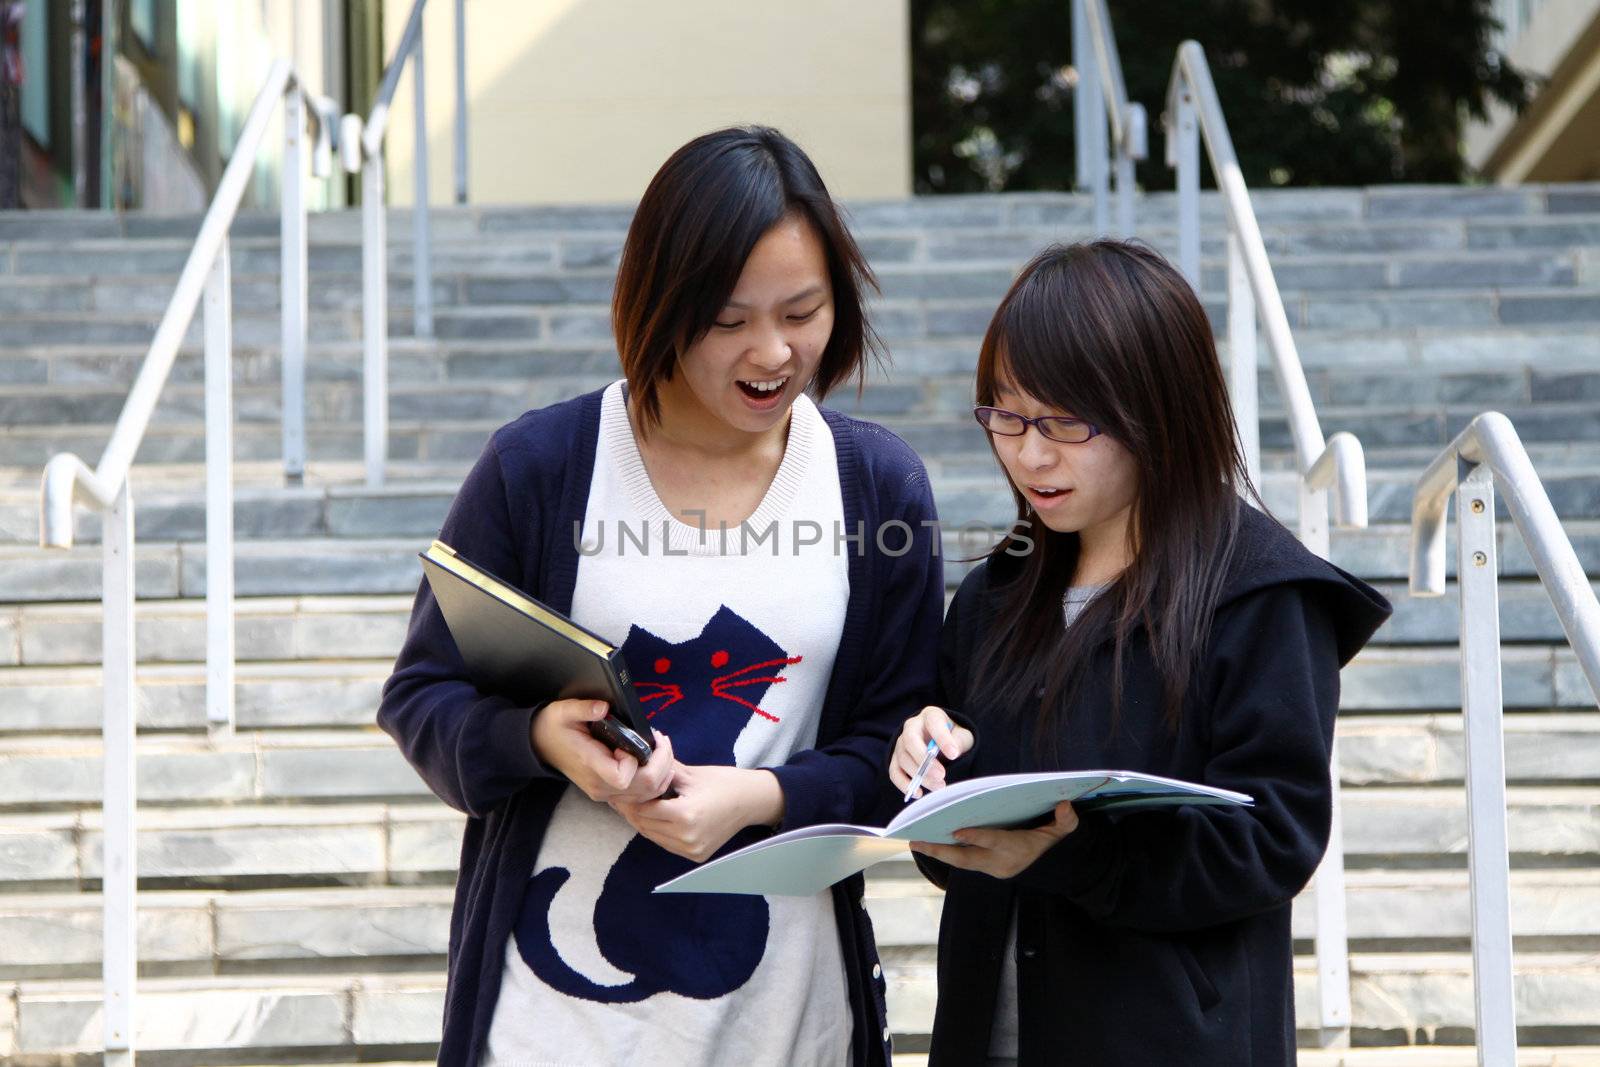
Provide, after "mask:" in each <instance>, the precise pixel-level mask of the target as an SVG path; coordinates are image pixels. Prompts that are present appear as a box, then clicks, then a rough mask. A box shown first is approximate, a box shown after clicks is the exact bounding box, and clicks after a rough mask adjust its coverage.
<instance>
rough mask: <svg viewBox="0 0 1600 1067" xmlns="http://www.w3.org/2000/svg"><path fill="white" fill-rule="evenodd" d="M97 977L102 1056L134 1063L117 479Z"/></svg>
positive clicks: (124, 584) (127, 533) (131, 862)
mask: <svg viewBox="0 0 1600 1067" xmlns="http://www.w3.org/2000/svg"><path fill="white" fill-rule="evenodd" d="M100 536H101V555H102V557H103V561H104V563H103V583H104V584H103V586H102V595H103V597H104V612H103V616H102V622H101V647H102V657H101V658H102V663H103V667H102V678H101V681H102V685H103V694H102V697H101V699H102V707H103V711H102V719H101V727H100V730H101V739H102V740H101V759H102V762H103V768H102V773H103V788H102V802H101V810H102V812H103V814H102V818H101V824H102V825H101V839H102V844H101V854H102V861H101V876H100V895H101V910H102V916H101V921H102V923H103V924H104V926H103V933H102V950H101V978H102V981H103V983H104V986H105V1006H104V1018H105V1035H104V1037H105V1049H106V1051H105V1062H106V1064H107V1067H133V1061H134V1021H135V1018H136V1014H135V1007H136V1004H135V997H136V993H137V985H136V983H137V977H138V971H139V941H138V922H137V914H138V913H137V911H136V908H137V892H138V839H137V837H136V831H137V829H138V827H137V825H136V818H135V812H136V809H135V806H134V798H135V793H136V788H137V766H136V764H135V762H134V760H135V751H136V750H135V747H134V730H135V718H134V717H135V708H136V707H137V702H136V699H135V691H134V665H135V663H136V661H137V657H136V655H135V647H136V646H135V642H134V626H133V598H134V584H133V544H134V542H133V496H132V490H131V488H130V487H129V484H128V480H127V479H126V478H124V479H123V481H122V484H121V487H120V488H119V489H118V491H117V496H116V499H115V501H114V502H113V503H112V505H111V507H110V508H108V509H107V510H106V511H105V512H104V522H103V526H102V532H101V535H100Z"/></svg>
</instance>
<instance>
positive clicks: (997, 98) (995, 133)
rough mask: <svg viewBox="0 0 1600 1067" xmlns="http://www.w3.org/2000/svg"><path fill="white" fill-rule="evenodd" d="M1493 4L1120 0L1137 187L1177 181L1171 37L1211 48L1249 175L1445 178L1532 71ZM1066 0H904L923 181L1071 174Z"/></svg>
mask: <svg viewBox="0 0 1600 1067" xmlns="http://www.w3.org/2000/svg"><path fill="white" fill-rule="evenodd" d="M1490 5H1491V0H1428V2H1427V3H1421V2H1418V0H1386V2H1378V0H1125V2H1122V3H1116V2H1113V3H1111V4H1110V5H1109V6H1110V7H1111V19H1112V23H1113V26H1114V28H1115V32H1116V36H1117V45H1118V50H1119V52H1120V55H1121V58H1122V66H1123V74H1124V77H1125V80H1126V82H1127V86H1128V94H1129V96H1130V98H1131V99H1133V100H1134V101H1137V102H1139V103H1142V104H1144V106H1145V107H1146V108H1147V109H1148V111H1149V113H1150V126H1151V130H1150V141H1151V144H1150V155H1151V159H1149V160H1147V161H1146V162H1145V163H1144V164H1143V165H1142V166H1141V168H1140V173H1139V180H1140V182H1141V184H1143V185H1144V186H1145V187H1146V188H1157V189H1159V188H1170V187H1171V185H1172V173H1171V171H1170V170H1168V168H1167V167H1166V166H1165V165H1164V163H1163V160H1162V152H1161V145H1162V132H1161V127H1160V114H1161V111H1162V109H1163V107H1164V106H1165V100H1166V90H1167V82H1168V80H1169V78H1170V75H1171V70H1172V59H1173V56H1174V55H1175V53H1176V51H1177V46H1178V44H1179V42H1181V41H1183V40H1185V39H1186V38H1191V37H1192V38H1194V39H1195V40H1197V41H1199V42H1200V43H1201V45H1203V46H1204V47H1205V49H1206V57H1207V59H1208V60H1209V62H1210V64H1211V70H1212V74H1213V76H1214V77H1215V79H1216V83H1217V92H1218V93H1219V94H1220V95H1221V97H1222V104H1223V109H1224V111H1225V112H1226V114H1227V116H1228V125H1229V129H1230V130H1231V132H1232V134H1233V140H1234V144H1235V147H1236V148H1237V150H1238V153H1239V159H1240V163H1241V165H1242V166H1243V168H1244V174H1245V180H1246V181H1248V182H1250V183H1251V184H1253V185H1360V184H1369V183H1385V182H1455V181H1460V180H1462V179H1463V178H1464V177H1466V176H1467V174H1466V169H1465V164H1464V162H1463V160H1462V157H1461V152H1460V142H1461V132H1462V125H1463V122H1464V120H1465V117H1466V116H1469V115H1470V116H1474V117H1482V116H1483V115H1484V114H1485V112H1486V110H1487V108H1488V105H1489V103H1490V102H1491V101H1493V100H1499V101H1502V102H1504V103H1506V104H1509V105H1511V106H1514V107H1520V106H1522V105H1523V104H1524V103H1525V102H1526V99H1527V94H1528V88H1529V83H1528V79H1527V78H1526V77H1525V76H1524V75H1523V74H1521V73H1519V72H1518V71H1516V70H1515V69H1513V68H1512V67H1511V66H1510V64H1509V62H1508V61H1507V60H1506V58H1505V57H1504V56H1503V55H1502V54H1500V53H1499V52H1497V51H1496V50H1495V48H1494V46H1493V43H1492V40H1493V36H1494V32H1495V30H1496V23H1495V21H1494V18H1493V15H1492V13H1491V10H1490ZM1071 33H1072V30H1071V10H1070V4H1069V3H1068V0H911V34H912V39H911V47H912V72H913V73H912V123H913V129H914V153H915V173H916V185H917V191H918V192H924V193H936V192H973V191H980V190H995V189H1062V188H1067V187H1069V186H1070V185H1071V183H1072V175H1073V160H1072V153H1073V130H1072V127H1073V116H1072V86H1073V83H1074V81H1075V79H1076V73H1075V72H1074V71H1073V70H1072V68H1071V61H1072V41H1071Z"/></svg>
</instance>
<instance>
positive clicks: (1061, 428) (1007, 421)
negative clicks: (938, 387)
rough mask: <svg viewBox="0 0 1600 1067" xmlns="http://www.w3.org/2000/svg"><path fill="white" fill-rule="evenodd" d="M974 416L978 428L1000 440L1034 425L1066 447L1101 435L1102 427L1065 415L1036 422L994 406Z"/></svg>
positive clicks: (979, 411)
mask: <svg viewBox="0 0 1600 1067" xmlns="http://www.w3.org/2000/svg"><path fill="white" fill-rule="evenodd" d="M972 415H973V417H974V418H976V419H977V420H978V425H979V426H982V427H983V428H984V429H985V430H988V431H989V432H990V433H993V434H999V435H1000V436H1001V437H1021V436H1022V435H1023V434H1025V433H1027V432H1028V427H1029V426H1032V427H1033V428H1034V429H1036V430H1038V431H1039V433H1040V434H1042V435H1043V436H1044V437H1046V438H1048V439H1049V440H1051V441H1059V442H1060V443H1062V444H1064V445H1081V444H1083V443H1084V442H1085V441H1087V440H1088V439H1089V438H1091V437H1095V436H1097V435H1098V434H1099V433H1100V432H1101V431H1100V427H1098V426H1096V425H1095V424H1094V423H1092V422H1085V421H1083V420H1082V419H1074V418H1069V417H1067V416H1066V415H1040V416H1039V417H1038V418H1036V419H1030V418H1028V416H1026V415H1018V414H1017V413H1016V412H1015V411H1007V410H1006V409H1005V408H991V407H976V408H973V409H972Z"/></svg>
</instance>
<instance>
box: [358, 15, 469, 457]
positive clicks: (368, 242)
mask: <svg viewBox="0 0 1600 1067" xmlns="http://www.w3.org/2000/svg"><path fill="white" fill-rule="evenodd" d="M427 6H428V0H415V2H414V3H413V4H412V5H411V14H410V15H409V16H408V17H407V18H406V24H405V29H404V30H403V31H402V32H401V34H400V41H399V43H398V44H396V46H395V50H394V55H393V57H392V58H391V59H390V60H389V63H388V64H387V65H386V66H385V67H384V71H383V78H382V80H381V81H380V82H379V85H378V93H377V97H376V99H374V101H373V104H372V109H371V111H369V112H368V114H367V118H366V120H365V122H363V121H362V119H361V118H360V117H359V116H356V115H346V116H345V118H344V134H343V144H344V146H345V150H344V152H343V153H342V155H341V159H342V162H343V164H344V168H345V170H347V171H348V172H350V173H351V174H354V173H356V172H358V171H359V172H360V173H361V288H362V299H361V337H362V377H363V414H364V417H363V420H362V421H363V426H362V439H363V453H364V456H365V463H366V481H367V484H368V485H370V486H378V485H382V484H383V479H384V468H385V466H386V465H387V462H388V451H389V442H388V436H389V263H388V258H387V257H388V236H387V220H386V219H385V216H384V138H385V136H386V135H387V133H388V130H389V110H390V108H391V106H392V105H393V103H394V96H395V93H396V92H397V91H398V89H399V87H400V76H401V75H402V74H403V73H405V68H406V65H407V64H408V63H409V64H410V66H411V82H412V89H413V97H412V99H413V105H412V110H413V111H414V113H415V114H414V116H413V117H414V119H415V144H414V146H413V152H412V167H413V170H412V175H413V177H412V183H413V185H414V190H413V195H412V208H411V212H412V216H411V217H412V221H411V241H412V265H411V274H412V283H413V297H412V308H413V310H412V333H413V334H414V335H415V336H417V337H432V336H433V266H432V234H431V231H430V227H429V211H428V117H427V77H426V74H425V69H426V68H425V64H424V58H423V36H424V35H423V27H422V16H423V12H424V10H425V9H426V8H427ZM455 19H456V21H455V30H456V39H455V45H456V78H455V93H456V115H455V180H456V181H455V185H456V187H455V198H456V202H457V203H460V204H464V203H466V201H467V145H466V137H467V119H466V115H467V105H466V93H467V89H466V5H465V0H455Z"/></svg>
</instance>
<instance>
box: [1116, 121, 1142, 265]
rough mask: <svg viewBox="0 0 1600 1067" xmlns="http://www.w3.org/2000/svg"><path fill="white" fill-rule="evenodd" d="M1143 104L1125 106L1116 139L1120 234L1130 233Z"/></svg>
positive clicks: (1140, 143) (1118, 226)
mask: <svg viewBox="0 0 1600 1067" xmlns="http://www.w3.org/2000/svg"><path fill="white" fill-rule="evenodd" d="M1145 125H1146V120H1145V113H1144V105H1142V104H1130V105H1129V106H1128V129H1127V130H1126V131H1125V133H1124V135H1123V137H1122V139H1121V140H1120V141H1118V142H1117V233H1118V234H1119V235H1120V236H1122V237H1132V236H1134V228H1133V197H1134V193H1135V192H1136V191H1137V177H1136V174H1135V171H1134V164H1135V163H1136V162H1137V161H1138V160H1140V159H1143V158H1144V154H1145V151H1146V148H1145V145H1146V143H1147V139H1148V134H1147V133H1146V130H1145Z"/></svg>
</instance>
